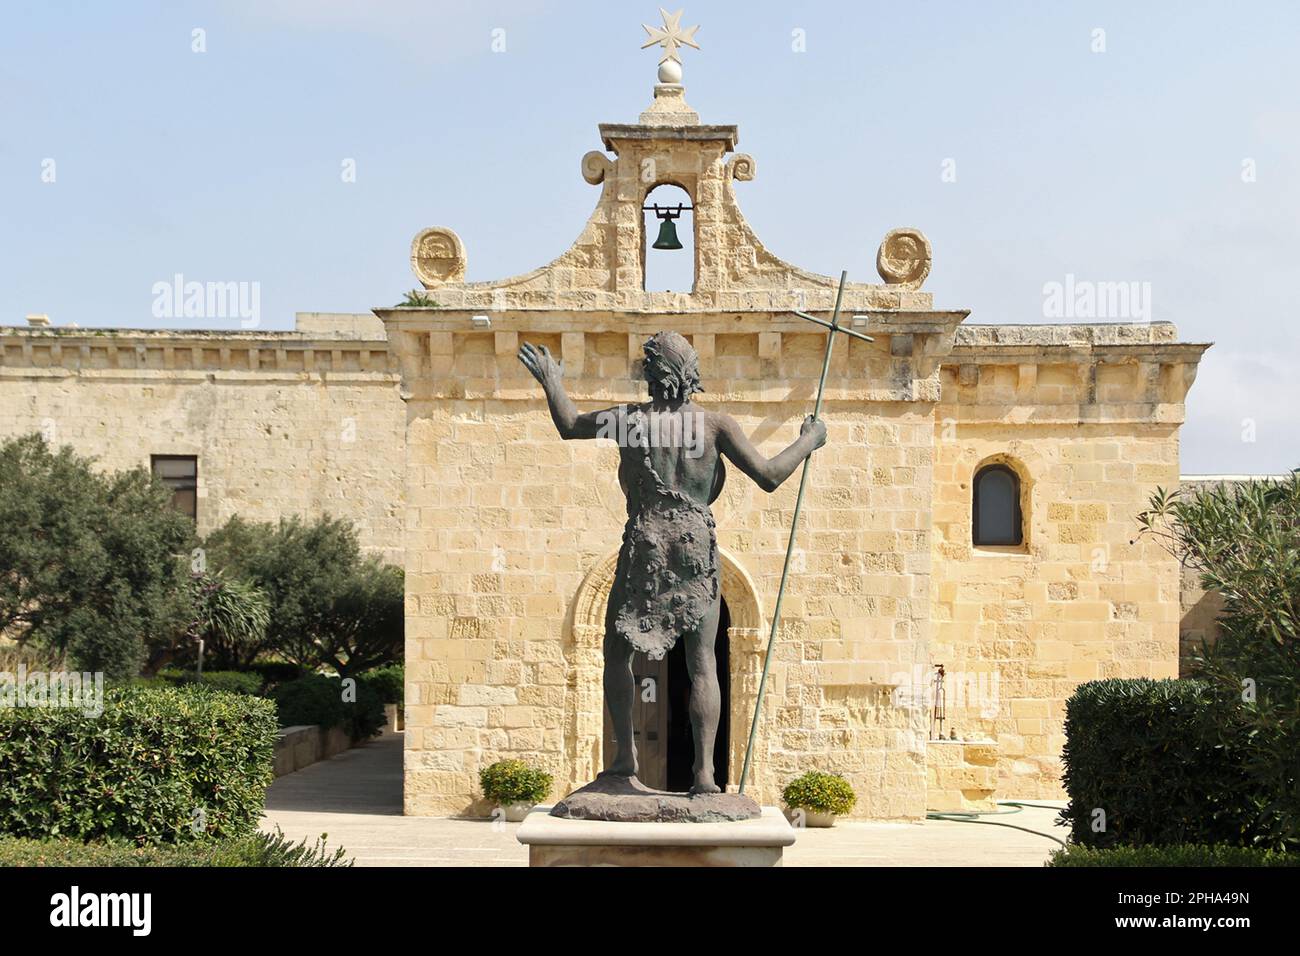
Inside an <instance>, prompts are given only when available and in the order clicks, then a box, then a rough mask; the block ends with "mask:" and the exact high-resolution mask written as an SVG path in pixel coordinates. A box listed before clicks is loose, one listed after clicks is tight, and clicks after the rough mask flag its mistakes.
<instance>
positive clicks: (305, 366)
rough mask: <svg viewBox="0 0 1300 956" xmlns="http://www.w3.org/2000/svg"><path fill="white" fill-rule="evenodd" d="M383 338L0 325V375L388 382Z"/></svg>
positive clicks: (386, 357)
mask: <svg viewBox="0 0 1300 956" xmlns="http://www.w3.org/2000/svg"><path fill="white" fill-rule="evenodd" d="M389 369H390V355H389V348H388V343H387V341H385V340H383V339H358V338H353V337H347V338H345V337H341V336H329V335H321V334H317V333H313V334H310V335H304V334H303V333H301V332H292V331H282V332H271V331H262V330H239V331H234V330H232V331H224V330H223V331H214V330H184V331H181V330H173V329H80V328H76V329H74V328H28V327H11V326H0V370H3V371H4V374H6V375H13V374H26V375H39V376H42V377H45V376H51V375H55V376H67V375H70V374H71V375H80V374H87V375H89V374H92V373H94V374H98V375H100V376H102V377H114V376H118V377H120V376H121V375H123V374H125V375H126V376H127V377H135V376H138V375H139V374H140V373H146V372H150V373H160V372H161V373H166V374H168V375H171V376H177V377H184V375H185V373H187V372H189V373H194V374H196V375H198V376H200V377H202V376H203V375H205V374H207V373H212V372H230V373H242V374H243V375H246V376H251V377H254V378H259V377H260V379H262V380H289V381H296V380H299V379H301V378H302V377H304V376H307V377H311V376H314V375H315V376H322V375H325V374H329V375H332V376H333V377H334V378H336V379H337V378H338V377H339V376H340V375H359V376H361V379H359V380H369V379H368V376H371V375H373V374H377V375H378V376H379V377H380V378H383V377H385V376H387V377H389V378H391V377H392V375H391V373H390V371H389Z"/></svg>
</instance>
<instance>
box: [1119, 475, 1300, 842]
mask: <svg viewBox="0 0 1300 956" xmlns="http://www.w3.org/2000/svg"><path fill="white" fill-rule="evenodd" d="M1138 521H1139V524H1140V526H1141V529H1142V534H1144V535H1150V536H1153V537H1154V538H1156V539H1157V540H1159V541H1160V542H1161V543H1162V544H1163V545H1164V547H1165V548H1166V549H1167V550H1168V551H1169V552H1170V553H1171V554H1173V555H1174V556H1175V557H1177V558H1178V559H1179V561H1180V562H1182V563H1183V565H1184V566H1186V567H1190V568H1192V569H1193V570H1195V571H1196V572H1198V573H1199V575H1200V580H1201V585H1202V587H1204V588H1205V589H1207V590H1215V591H1218V592H1219V593H1220V594H1221V595H1222V596H1223V613H1222V615H1221V616H1220V618H1219V622H1218V623H1219V627H1220V635H1219V637H1218V639H1217V641H1215V642H1213V643H1212V644H1211V643H1207V644H1206V645H1205V646H1203V647H1202V648H1201V651H1200V653H1199V654H1198V656H1197V658H1196V661H1195V667H1196V670H1197V676H1198V677H1200V678H1202V679H1204V680H1205V681H1207V682H1208V683H1209V684H1210V686H1212V687H1213V688H1214V689H1215V690H1216V699H1217V701H1218V703H1217V706H1218V707H1219V708H1220V715H1219V716H1220V719H1219V722H1218V726H1219V727H1220V732H1221V744H1222V746H1223V747H1225V748H1227V749H1229V750H1232V751H1234V752H1235V753H1237V754H1239V756H1240V759H1241V761H1242V764H1243V766H1244V767H1245V770H1246V773H1247V774H1248V778H1249V780H1250V782H1251V786H1250V791H1249V797H1250V803H1251V806H1250V812H1249V817H1250V819H1249V822H1248V824H1247V826H1246V830H1247V832H1248V833H1249V834H1250V839H1251V840H1252V841H1253V842H1255V843H1258V844H1260V845H1265V846H1274V847H1278V848H1289V849H1292V850H1294V849H1297V848H1300V627H1298V624H1297V622H1300V472H1293V473H1292V474H1291V475H1290V476H1288V477H1287V478H1284V479H1281V480H1261V481H1249V482H1238V483H1235V484H1232V485H1226V484H1225V485H1219V486H1211V487H1208V488H1206V489H1203V490H1199V491H1196V492H1192V493H1180V492H1177V491H1174V492H1166V491H1163V490H1160V491H1157V493H1156V494H1155V495H1154V496H1152V498H1151V502H1150V506H1149V508H1148V509H1147V510H1146V511H1145V512H1143V513H1142V514H1141V515H1139V516H1138Z"/></svg>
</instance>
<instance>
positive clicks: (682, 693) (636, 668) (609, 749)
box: [602, 598, 731, 792]
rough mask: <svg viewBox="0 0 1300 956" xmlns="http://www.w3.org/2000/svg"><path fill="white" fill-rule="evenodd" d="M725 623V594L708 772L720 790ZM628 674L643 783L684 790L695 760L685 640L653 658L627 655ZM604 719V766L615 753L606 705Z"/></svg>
mask: <svg viewBox="0 0 1300 956" xmlns="http://www.w3.org/2000/svg"><path fill="white" fill-rule="evenodd" d="M730 629H731V612H730V610H729V609H728V608H727V602H726V599H725V598H724V599H723V601H722V613H721V614H720V615H719V616H718V633H717V637H716V639H715V641H714V645H713V651H714V654H715V655H716V659H717V662H718V690H719V692H720V696H721V700H722V713H721V715H720V716H719V717H718V737H717V741H716V742H715V744H714V747H713V778H714V780H715V781H717V784H718V786H720V787H722V788H723V789H724V790H725V789H726V786H727V784H728V783H729V782H730V778H729V776H728V773H729V770H730V762H731V761H730V755H731V638H730V633H729V632H730ZM632 674H633V675H634V677H635V679H636V685H637V690H638V693H637V698H636V710H635V713H634V715H633V727H634V730H633V735H634V738H635V740H636V750H637V759H638V762H639V764H640V768H641V769H640V772H639V773H638V777H639V778H640V780H641V782H642V783H644V784H645V785H646V786H648V787H653V788H655V789H656V790H670V791H674V792H683V791H686V790H689V789H690V787H691V782H692V773H691V768H692V767H693V766H694V764H695V742H694V741H693V740H692V738H691V718H690V687H691V683H690V676H689V675H688V674H687V672H686V645H685V643H684V642H683V641H678V642H677V643H676V644H675V645H673V649H672V650H671V651H669V652H668V654H667V655H666V656H665V657H664V658H663V659H662V660H658V661H652V660H650V658H649V656H647V655H646V654H641V653H638V654H635V655H634V656H633V658H632ZM604 720H605V732H604V738H605V741H604V743H605V746H604V754H605V766H608V763H609V761H610V760H611V759H613V755H614V731H613V727H612V726H611V724H610V720H609V710H608V708H606V709H605V711H604ZM602 769H603V767H602Z"/></svg>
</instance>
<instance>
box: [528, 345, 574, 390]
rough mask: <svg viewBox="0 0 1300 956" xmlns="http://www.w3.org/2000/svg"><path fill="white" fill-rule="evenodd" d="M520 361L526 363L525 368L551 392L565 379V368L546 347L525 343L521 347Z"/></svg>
mask: <svg viewBox="0 0 1300 956" xmlns="http://www.w3.org/2000/svg"><path fill="white" fill-rule="evenodd" d="M519 361H521V362H523V363H524V368H526V369H528V371H529V372H531V373H532V376H533V378H535V379H537V381H539V382H540V383H541V385H542V388H545V389H548V390H549V389H551V388H552V387H554V386H556V385H559V384H560V380H561V379H562V378H563V377H564V366H563V365H562V364H561V363H560V362H557V361H555V357H554V356H553V355H551V350H550V349H548V348H547V347H546V346H545V345H533V344H532V343H531V342H525V343H524V344H523V345H521V346H519Z"/></svg>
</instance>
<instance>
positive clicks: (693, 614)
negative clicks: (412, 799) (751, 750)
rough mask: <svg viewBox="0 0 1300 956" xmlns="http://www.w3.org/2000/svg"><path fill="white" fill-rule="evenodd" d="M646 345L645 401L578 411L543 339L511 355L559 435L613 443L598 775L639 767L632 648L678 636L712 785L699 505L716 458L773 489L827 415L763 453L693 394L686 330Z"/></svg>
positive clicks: (707, 583)
mask: <svg viewBox="0 0 1300 956" xmlns="http://www.w3.org/2000/svg"><path fill="white" fill-rule="evenodd" d="M644 349H645V378H646V382H647V383H648V384H649V386H650V401H648V402H641V403H638V404H623V405H616V406H614V407H612V408H606V409H602V410H600V411H594V412H582V413H579V412H578V410H577V408H576V407H575V406H574V404H573V401H572V400H571V399H570V398H569V396H568V395H567V394H566V392H565V390H564V385H563V381H562V375H563V372H562V368H561V365H560V363H558V362H556V360H555V359H554V358H553V357H552V355H551V353H550V351H549V350H548V349H547V348H546V346H540V347H535V346H533V345H531V344H529V343H524V344H523V345H522V346H521V347H520V349H519V360H520V361H521V362H522V363H523V364H524V366H525V367H526V368H527V369H528V371H529V372H531V373H532V375H533V377H534V378H536V379H537V381H538V382H540V383H541V385H542V388H543V389H544V390H545V392H546V400H547V403H548V404H549V405H550V410H551V418H552V420H553V421H554V422H555V427H556V429H557V430H558V431H559V433H560V437H561V438H564V439H566V440H567V439H572V438H602V437H607V438H612V439H614V440H615V441H617V442H618V445H619V467H618V480H619V485H620V486H621V487H622V489H623V494H624V495H625V496H626V498H627V514H628V518H627V524H626V525H625V526H624V530H623V547H622V550H621V551H620V552H619V556H618V564H617V568H616V571H615V575H614V584H613V587H612V589H611V592H610V597H609V607H608V609H607V611H606V614H605V645H604V652H605V673H604V686H605V702H606V705H607V706H608V707H609V714H610V718H611V721H612V723H613V728H614V737H615V739H616V741H617V745H618V747H617V753H616V755H615V757H614V761H613V763H612V764H611V765H610V767H609V769H608V770H607V771H605V773H604V774H601V777H602V778H603V777H605V776H606V775H609V776H613V777H622V778H635V776H636V773H637V769H638V768H637V755H636V747H635V745H634V743H633V740H632V714H633V705H634V693H635V683H634V678H633V674H632V656H633V654H634V652H636V651H644V652H645V653H647V654H648V655H649V656H650V657H651V658H653V659H656V660H658V659H660V658H662V657H663V656H664V655H665V654H666V653H667V652H668V651H669V650H670V649H671V648H672V647H673V645H674V644H675V643H676V642H677V641H678V640H679V639H681V640H683V641H685V650H686V665H687V670H688V673H689V675H690V680H691V694H690V719H691V734H692V738H693V740H694V744H695V763H694V767H693V773H694V783H693V785H692V786H691V789H690V792H691V794H712V793H718V791H719V787H718V785H717V783H716V782H715V781H714V779H713V748H714V739H715V737H716V735H717V729H718V717H719V708H720V700H719V697H720V694H719V690H718V675H717V667H716V658H715V656H714V640H715V638H716V635H717V629H718V615H719V610H720V606H721V592H720V581H719V567H718V545H717V540H716V536H715V534H714V522H713V515H712V513H711V512H710V510H709V505H710V504H712V503H713V502H714V501H715V500H716V499H717V497H718V495H719V494H720V493H721V491H722V486H723V482H724V481H725V478H726V470H725V467H724V465H723V458H726V459H728V460H730V461H731V462H732V464H734V465H735V466H736V467H737V468H739V469H740V470H741V471H742V472H744V473H745V474H746V475H748V476H749V477H750V478H751V479H753V480H754V482H755V483H757V484H758V486H759V487H760V488H762V489H763V490H764V491H767V492H772V491H775V490H776V489H777V488H778V487H779V486H780V485H781V483H782V482H784V481H785V480H786V478H788V477H789V476H790V475H791V473H792V472H793V471H794V470H795V468H797V467H798V466H799V464H800V463H801V462H802V461H803V460H804V459H805V458H807V457H808V456H809V455H810V454H811V453H812V452H813V451H814V450H816V449H818V448H820V447H821V446H822V445H824V444H825V443H826V426H825V424H823V423H822V422H820V421H816V420H814V419H813V417H812V416H811V415H810V416H808V417H807V418H806V419H804V422H803V425H802V426H801V427H800V429H799V437H798V438H797V439H796V440H795V441H794V443H792V444H791V445H790V446H789V447H788V448H786V449H785V450H784V451H782V452H781V453H780V454H778V455H777V456H776V457H774V458H770V459H769V458H765V457H764V456H763V455H762V454H761V453H760V452H759V451H758V449H756V448H755V447H754V445H753V444H752V443H751V442H750V440H749V439H748V438H747V437H746V436H745V433H744V432H743V431H742V430H741V428H740V425H739V424H737V422H736V421H735V420H734V419H733V418H731V417H730V416H729V415H724V414H722V413H720V412H713V411H708V410H706V409H704V408H701V407H700V406H698V405H696V404H695V403H694V402H693V401H692V400H691V396H692V395H693V394H695V393H696V392H700V391H702V389H701V388H700V372H699V358H698V356H697V355H696V354H695V349H694V348H692V347H691V344H690V343H689V342H688V341H687V340H686V339H685V338H683V337H682V336H681V335H679V334H678V333H676V332H659V333H656V334H655V335H654V336H652V337H651V338H650V339H649V340H648V341H647V342H646V343H645V346H644ZM755 809H756V807H755Z"/></svg>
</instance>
